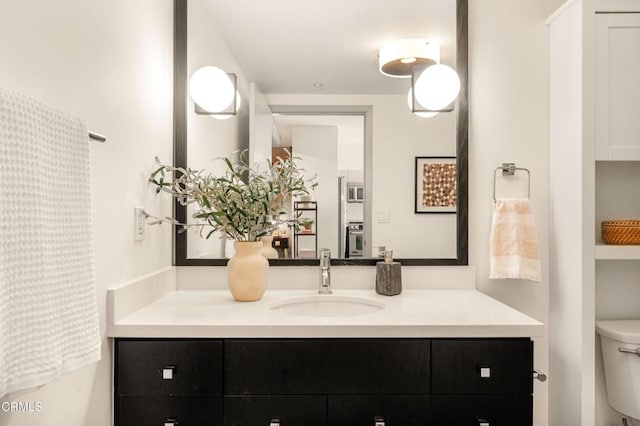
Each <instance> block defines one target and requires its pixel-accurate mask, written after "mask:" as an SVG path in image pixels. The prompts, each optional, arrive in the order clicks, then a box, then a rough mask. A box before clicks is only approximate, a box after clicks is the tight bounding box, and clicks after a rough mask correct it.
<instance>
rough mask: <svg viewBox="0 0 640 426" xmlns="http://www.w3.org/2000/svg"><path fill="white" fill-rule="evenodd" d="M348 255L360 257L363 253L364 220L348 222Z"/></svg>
mask: <svg viewBox="0 0 640 426" xmlns="http://www.w3.org/2000/svg"><path fill="white" fill-rule="evenodd" d="M347 228H348V230H349V231H348V233H349V239H348V247H349V249H348V253H349V257H362V256H363V254H364V222H348V224H347Z"/></svg>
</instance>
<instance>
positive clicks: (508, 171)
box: [493, 163, 531, 203]
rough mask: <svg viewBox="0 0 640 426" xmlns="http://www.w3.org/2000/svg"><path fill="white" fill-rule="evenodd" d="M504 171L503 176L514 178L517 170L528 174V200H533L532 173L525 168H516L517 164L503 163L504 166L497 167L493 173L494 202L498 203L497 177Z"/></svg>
mask: <svg viewBox="0 0 640 426" xmlns="http://www.w3.org/2000/svg"><path fill="white" fill-rule="evenodd" d="M499 170H502V176H513V175H515V174H516V170H522V171H523V172H527V198H531V172H530V171H529V169H526V168H524V167H516V165H515V163H502V166H500V167H496V169H495V170H494V172H493V202H494V203H495V202H496V176H497V175H498V171H499Z"/></svg>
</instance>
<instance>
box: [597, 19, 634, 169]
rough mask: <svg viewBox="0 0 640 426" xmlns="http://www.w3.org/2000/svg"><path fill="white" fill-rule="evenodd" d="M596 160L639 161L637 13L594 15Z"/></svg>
mask: <svg viewBox="0 0 640 426" xmlns="http://www.w3.org/2000/svg"><path fill="white" fill-rule="evenodd" d="M596 160H618V161H640V13H603V14H598V15H596Z"/></svg>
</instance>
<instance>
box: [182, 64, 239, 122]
mask: <svg viewBox="0 0 640 426" xmlns="http://www.w3.org/2000/svg"><path fill="white" fill-rule="evenodd" d="M189 94H190V95H191V99H193V102H194V103H195V112H196V114H199V115H211V116H214V117H216V118H222V117H225V118H226V117H227V116H229V117H230V116H232V115H236V111H237V110H238V107H239V105H240V96H239V94H238V90H237V78H236V75H235V74H227V73H226V72H224V71H223V70H221V69H220V68H218V67H213V66H207V67H202V68H199V69H198V70H196V72H194V73H193V74H192V75H191V78H190V79H189Z"/></svg>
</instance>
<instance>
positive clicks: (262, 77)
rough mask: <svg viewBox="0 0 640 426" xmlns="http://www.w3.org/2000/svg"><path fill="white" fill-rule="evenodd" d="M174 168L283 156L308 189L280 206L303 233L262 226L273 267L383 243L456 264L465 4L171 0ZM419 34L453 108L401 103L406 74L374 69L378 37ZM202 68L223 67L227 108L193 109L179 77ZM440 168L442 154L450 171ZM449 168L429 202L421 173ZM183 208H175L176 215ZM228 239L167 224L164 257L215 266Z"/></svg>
mask: <svg viewBox="0 0 640 426" xmlns="http://www.w3.org/2000/svg"><path fill="white" fill-rule="evenodd" d="M174 6H175V15H174V19H175V50H174V55H175V62H174V73H175V79H174V133H175V134H174V144H175V146H174V164H175V165H177V166H181V167H189V168H192V169H206V170H209V171H211V172H214V173H221V172H222V171H223V169H224V165H223V164H222V163H221V162H215V161H212V160H213V159H214V158H216V157H226V156H229V155H230V154H231V153H232V152H233V151H236V150H240V149H248V150H249V151H250V153H251V160H252V161H268V159H269V160H270V159H271V158H274V157H276V156H278V155H280V156H283V155H287V154H286V153H287V152H292V153H293V155H294V157H296V158H299V160H298V161H299V163H300V165H301V166H302V167H303V168H304V169H305V170H306V171H307V172H308V173H309V174H314V173H315V174H317V176H318V187H317V189H316V190H315V191H313V192H312V193H311V200H310V201H309V200H291V203H290V206H289V211H290V215H291V217H292V218H294V217H296V218H298V221H299V222H304V220H303V219H309V222H312V224H311V226H310V228H309V229H305V228H304V227H303V226H291V225H282V226H281V227H279V229H277V230H276V231H275V232H274V241H275V242H274V246H275V247H276V248H277V249H278V256H279V258H278V259H271V260H270V263H271V264H272V265H309V264H317V262H318V261H317V253H318V249H319V248H324V247H327V248H330V249H331V252H332V257H333V261H332V262H333V264H360V265H372V264H374V263H375V262H376V261H378V260H379V257H378V252H379V251H380V250H382V249H383V248H384V249H392V250H393V251H394V254H395V256H396V258H399V259H400V260H401V261H402V263H403V264H405V265H466V264H467V263H468V258H467V234H468V231H467V223H468V220H467V205H468V194H467V173H468V172H467V139H468V132H467V121H468V103H467V0H458V1H455V0H396V1H393V2H390V1H371V0H353V1H348V2H344V1H338V0H330V1H327V2H320V3H318V2H308V1H300V0H277V1H272V2H255V1H251V0H234V1H228V0H174ZM415 37H420V38H426V39H429V40H436V41H438V42H439V45H440V49H441V50H440V52H441V54H440V62H441V63H443V64H446V65H449V66H451V67H452V68H454V69H455V70H456V72H457V73H458V75H459V77H460V81H461V90H460V94H459V96H458V98H457V100H456V101H455V102H454V104H453V111H452V112H441V113H439V114H437V115H436V116H435V117H432V118H423V117H419V116H417V115H416V114H413V113H412V112H411V109H410V106H409V105H408V101H409V104H410V103H411V102H410V98H409V99H408V96H407V94H408V91H409V88H410V85H411V79H403V78H391V77H388V76H385V75H382V74H381V73H380V72H379V70H378V50H379V49H380V47H381V46H382V44H383V43H385V42H389V41H393V40H396V39H401V38H415ZM208 65H214V66H217V67H219V68H222V69H224V71H225V72H228V73H233V74H235V76H236V78H237V87H238V95H239V100H240V102H239V108H238V110H237V113H236V115H231V116H227V119H225V120H220V119H216V118H212V117H211V116H207V115H198V114H196V113H195V105H194V103H193V101H192V100H191V98H190V97H189V96H188V93H187V92H188V91H187V82H188V79H189V77H190V76H191V75H192V73H193V72H195V71H196V70H197V69H199V68H201V67H204V66H208ZM450 164H454V165H455V166H454V168H453V169H451V168H450V167H451V166H449V165H450ZM437 167H449V169H448V170H453V173H454V174H455V176H452V177H451V179H452V180H455V185H456V194H455V198H456V200H455V203H454V204H455V206H454V207H453V208H440V209H438V208H429V207H428V206H427V207H425V206H426V204H421V202H422V198H423V197H426V195H424V194H426V189H425V188H427V187H428V186H429V183H428V182H427V177H426V176H427V170H430V171H431V170H435V168H437ZM191 214H192V211H190V209H188V208H185V207H183V206H180V205H178V204H176V207H175V217H176V219H178V220H179V221H181V222H190V221H191ZM229 246H230V244H228V243H227V242H226V241H225V240H224V239H220V238H218V237H217V236H215V235H214V236H212V237H211V238H209V239H204V238H201V237H200V235H199V234H198V232H197V230H195V229H192V230H190V231H188V232H185V233H178V232H177V231H176V233H175V239H174V262H175V264H176V265H224V264H226V262H227V258H228V257H229V255H230V250H229Z"/></svg>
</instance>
